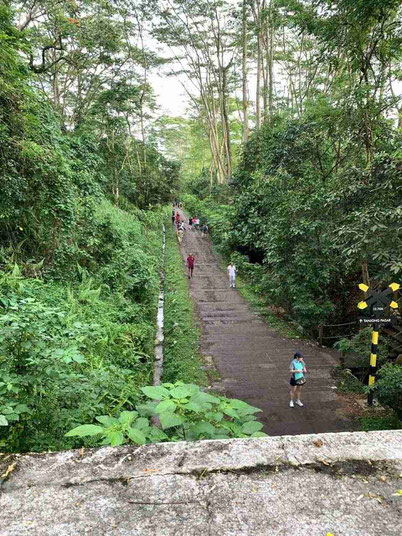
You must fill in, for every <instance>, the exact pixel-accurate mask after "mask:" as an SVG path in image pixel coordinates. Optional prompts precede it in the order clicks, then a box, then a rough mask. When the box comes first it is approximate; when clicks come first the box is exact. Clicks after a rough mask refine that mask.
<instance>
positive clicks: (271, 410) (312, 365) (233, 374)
mask: <svg viewBox="0 0 402 536" xmlns="http://www.w3.org/2000/svg"><path fill="white" fill-rule="evenodd" d="M187 229H188V230H187V232H186V233H185V237H184V240H183V243H182V245H181V252H182V256H183V260H185V259H186V258H187V255H188V254H189V253H193V254H194V256H195V259H196V262H195V270H194V277H193V279H192V280H191V282H190V291H191V296H192V298H193V300H194V302H195V304H196V308H197V312H198V316H199V319H200V325H201V328H202V336H201V340H200V347H201V353H202V354H203V356H204V358H205V360H206V362H207V363H208V362H210V361H211V360H213V362H214V364H215V366H216V368H217V369H218V371H219V374H220V376H221V381H220V382H219V383H217V384H214V385H213V387H214V389H216V390H219V391H221V392H222V393H224V394H225V395H226V396H229V397H231V398H240V399H242V400H245V401H246V402H248V403H249V404H252V405H253V406H256V407H258V408H260V409H262V411H263V413H262V414H261V417H260V420H261V422H263V423H264V430H265V432H266V433H268V434H269V435H287V434H289V435H293V434H310V433H322V432H338V431H347V430H350V429H351V423H350V422H349V421H348V420H347V419H346V418H345V417H344V416H343V414H342V411H341V403H340V401H339V400H338V397H337V395H336V393H335V389H334V381H333V380H332V378H331V375H330V370H331V367H332V366H333V365H335V364H336V354H335V353H334V352H332V351H329V350H325V349H322V348H318V347H317V346H316V345H314V344H312V343H310V344H309V343H308V342H301V341H298V340H292V339H287V338H284V337H283V336H282V335H280V334H278V333H277V332H275V331H274V330H273V329H272V328H270V326H269V325H268V324H267V323H266V322H265V321H262V320H261V319H260V318H259V317H258V316H257V315H256V314H255V313H254V312H253V311H252V309H251V308H250V306H249V305H248V303H247V302H246V301H245V300H244V298H243V297H242V296H241V295H240V294H239V292H238V291H237V290H236V289H231V288H229V284H228V278H227V275H226V273H224V272H223V271H222V270H221V268H220V267H219V263H218V260H217V259H216V257H215V256H214V254H213V253H212V250H211V244H210V240H209V238H203V237H202V236H201V234H200V233H198V232H194V231H191V230H190V229H189V227H188V226H187ZM297 350H298V351H301V352H302V353H303V355H304V356H305V362H306V366H307V370H308V376H307V383H306V385H305V387H303V393H302V401H303V403H304V407H303V408H299V407H295V408H293V409H292V408H290V407H289V396H288V391H289V389H288V386H289V372H288V370H289V363H290V361H291V358H292V356H293V354H294V352H295V351H297Z"/></svg>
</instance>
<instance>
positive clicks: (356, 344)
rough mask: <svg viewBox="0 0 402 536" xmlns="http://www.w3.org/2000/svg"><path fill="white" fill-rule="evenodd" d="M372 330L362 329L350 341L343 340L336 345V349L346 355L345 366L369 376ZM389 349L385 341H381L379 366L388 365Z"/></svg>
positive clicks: (379, 345) (378, 357)
mask: <svg viewBox="0 0 402 536" xmlns="http://www.w3.org/2000/svg"><path fill="white" fill-rule="evenodd" d="M371 337H372V328H364V329H361V330H360V331H359V332H358V333H356V334H355V335H353V336H352V337H351V338H350V339H342V340H340V341H338V342H337V343H335V347H336V348H337V349H338V350H339V351H341V352H343V353H344V354H345V366H346V367H352V368H360V369H362V372H363V374H368V372H369V368H370V347H371ZM387 357H388V347H387V345H386V343H385V341H384V339H381V338H380V339H379V343H378V351H377V365H378V367H381V366H382V365H384V364H385V363H386V360H387Z"/></svg>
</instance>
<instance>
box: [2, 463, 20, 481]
mask: <svg viewBox="0 0 402 536" xmlns="http://www.w3.org/2000/svg"><path fill="white" fill-rule="evenodd" d="M16 465H17V462H14V463H12V464H11V465H9V466H8V467H7V470H6V472H5V473H3V474H2V475H1V478H7V477H8V475H9V474H10V473H12V472H13V471H14V469H15V466H16Z"/></svg>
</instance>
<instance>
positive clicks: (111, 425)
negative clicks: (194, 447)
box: [66, 382, 266, 446]
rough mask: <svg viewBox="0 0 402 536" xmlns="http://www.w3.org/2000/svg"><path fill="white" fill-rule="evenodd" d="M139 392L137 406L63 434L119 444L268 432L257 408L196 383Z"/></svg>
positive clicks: (253, 435)
mask: <svg viewBox="0 0 402 536" xmlns="http://www.w3.org/2000/svg"><path fill="white" fill-rule="evenodd" d="M141 390H142V392H143V393H144V394H145V396H146V397H147V398H149V399H150V401H148V402H145V403H142V404H138V405H137V406H136V408H135V411H130V412H128V411H124V412H122V413H121V414H120V415H119V416H116V417H112V416H110V415H102V416H98V417H96V420H97V421H98V423H100V424H96V425H94V424H84V425H80V426H78V427H76V428H74V429H73V430H70V431H69V432H68V433H67V434H66V436H67V437H80V438H82V437H94V436H96V437H98V439H99V441H101V444H102V445H112V446H118V445H123V444H124V443H134V444H137V445H143V444H144V443H155V442H158V441H165V440H167V441H179V440H186V441H194V440H198V439H228V438H230V437H264V436H265V435H266V434H264V433H263V432H261V429H262V428H263V425H262V424H261V423H260V422H258V421H257V419H256V416H255V414H256V413H258V412H260V411H261V410H259V409H258V408H254V407H253V406H250V405H249V404H246V402H242V401H241V400H236V399H228V398H225V397H222V396H220V397H217V396H214V395H211V394H209V393H206V392H204V391H201V390H200V388H199V387H198V386H197V385H194V384H184V383H183V382H176V383H174V384H173V383H163V384H162V385H159V386H148V387H143V388H142V389H141ZM152 416H157V417H158V419H159V421H160V423H161V427H162V430H161V429H160V428H158V427H156V426H154V425H152V424H151V422H150V420H149V419H150V417H152Z"/></svg>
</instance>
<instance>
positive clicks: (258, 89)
mask: <svg viewBox="0 0 402 536" xmlns="http://www.w3.org/2000/svg"><path fill="white" fill-rule="evenodd" d="M261 47H262V39H261V29H260V28H259V29H258V44H257V84H256V92H255V112H256V116H257V128H258V129H260V128H261V102H260V95H261V72H262V68H261Z"/></svg>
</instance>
